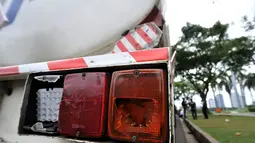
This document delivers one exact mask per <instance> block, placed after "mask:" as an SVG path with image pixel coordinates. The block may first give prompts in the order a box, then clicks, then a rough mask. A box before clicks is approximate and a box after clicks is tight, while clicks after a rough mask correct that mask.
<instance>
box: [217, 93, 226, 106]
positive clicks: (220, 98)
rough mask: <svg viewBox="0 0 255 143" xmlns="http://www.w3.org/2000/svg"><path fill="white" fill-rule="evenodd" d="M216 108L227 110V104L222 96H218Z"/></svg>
mask: <svg viewBox="0 0 255 143" xmlns="http://www.w3.org/2000/svg"><path fill="white" fill-rule="evenodd" d="M215 100H216V107H218V108H225V102H224V98H223V95H222V94H218V95H216V99H215Z"/></svg>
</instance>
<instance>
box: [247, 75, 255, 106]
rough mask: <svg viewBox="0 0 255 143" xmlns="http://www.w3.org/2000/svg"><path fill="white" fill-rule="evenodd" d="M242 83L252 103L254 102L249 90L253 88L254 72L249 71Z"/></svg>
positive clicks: (254, 84) (254, 85)
mask: <svg viewBox="0 0 255 143" xmlns="http://www.w3.org/2000/svg"><path fill="white" fill-rule="evenodd" d="M244 85H245V86H246V87H247V88H248V89H249V91H250V96H251V99H252V103H253V104H254V102H255V100H254V98H253V95H252V92H251V90H252V89H255V74H254V73H250V74H248V75H247V76H246V80H245V83H244Z"/></svg>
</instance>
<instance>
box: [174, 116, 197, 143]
mask: <svg viewBox="0 0 255 143" xmlns="http://www.w3.org/2000/svg"><path fill="white" fill-rule="evenodd" d="M175 138H176V141H175V142H176V143H198V142H197V141H196V139H195V137H194V136H193V135H192V134H191V133H190V131H189V129H188V128H187V126H186V125H185V124H184V123H183V121H182V119H180V118H179V117H176V128H175Z"/></svg>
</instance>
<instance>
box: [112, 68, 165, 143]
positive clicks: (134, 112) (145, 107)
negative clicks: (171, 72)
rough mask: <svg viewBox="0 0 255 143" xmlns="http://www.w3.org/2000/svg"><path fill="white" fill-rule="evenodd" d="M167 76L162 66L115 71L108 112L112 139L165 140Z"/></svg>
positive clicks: (161, 142)
mask: <svg viewBox="0 0 255 143" xmlns="http://www.w3.org/2000/svg"><path fill="white" fill-rule="evenodd" d="M165 78H166V76H165V72H164V71H163V70H161V69H141V70H126V71H118V72H114V73H113V77H112V83H111V91H110V103H109V114H108V135H109V137H111V138H112V139H116V140H123V141H133V142H134V141H135V142H159V143H163V142H165V141H166V138H167V131H168V120H167V110H166V109H167V104H166V103H167V98H166V85H165V84H166V79H165Z"/></svg>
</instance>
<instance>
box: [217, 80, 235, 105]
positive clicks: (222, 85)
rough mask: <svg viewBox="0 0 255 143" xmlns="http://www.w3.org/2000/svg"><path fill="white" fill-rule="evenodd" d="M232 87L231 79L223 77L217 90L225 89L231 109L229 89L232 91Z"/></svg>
mask: <svg viewBox="0 0 255 143" xmlns="http://www.w3.org/2000/svg"><path fill="white" fill-rule="evenodd" d="M232 87H233V85H232V82H231V77H230V76H225V77H224V78H221V81H220V82H219V84H218V88H219V89H220V90H223V88H225V90H226V91H227V93H228V95H229V98H230V103H231V106H232V107H233V103H232V97H231V89H232Z"/></svg>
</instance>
